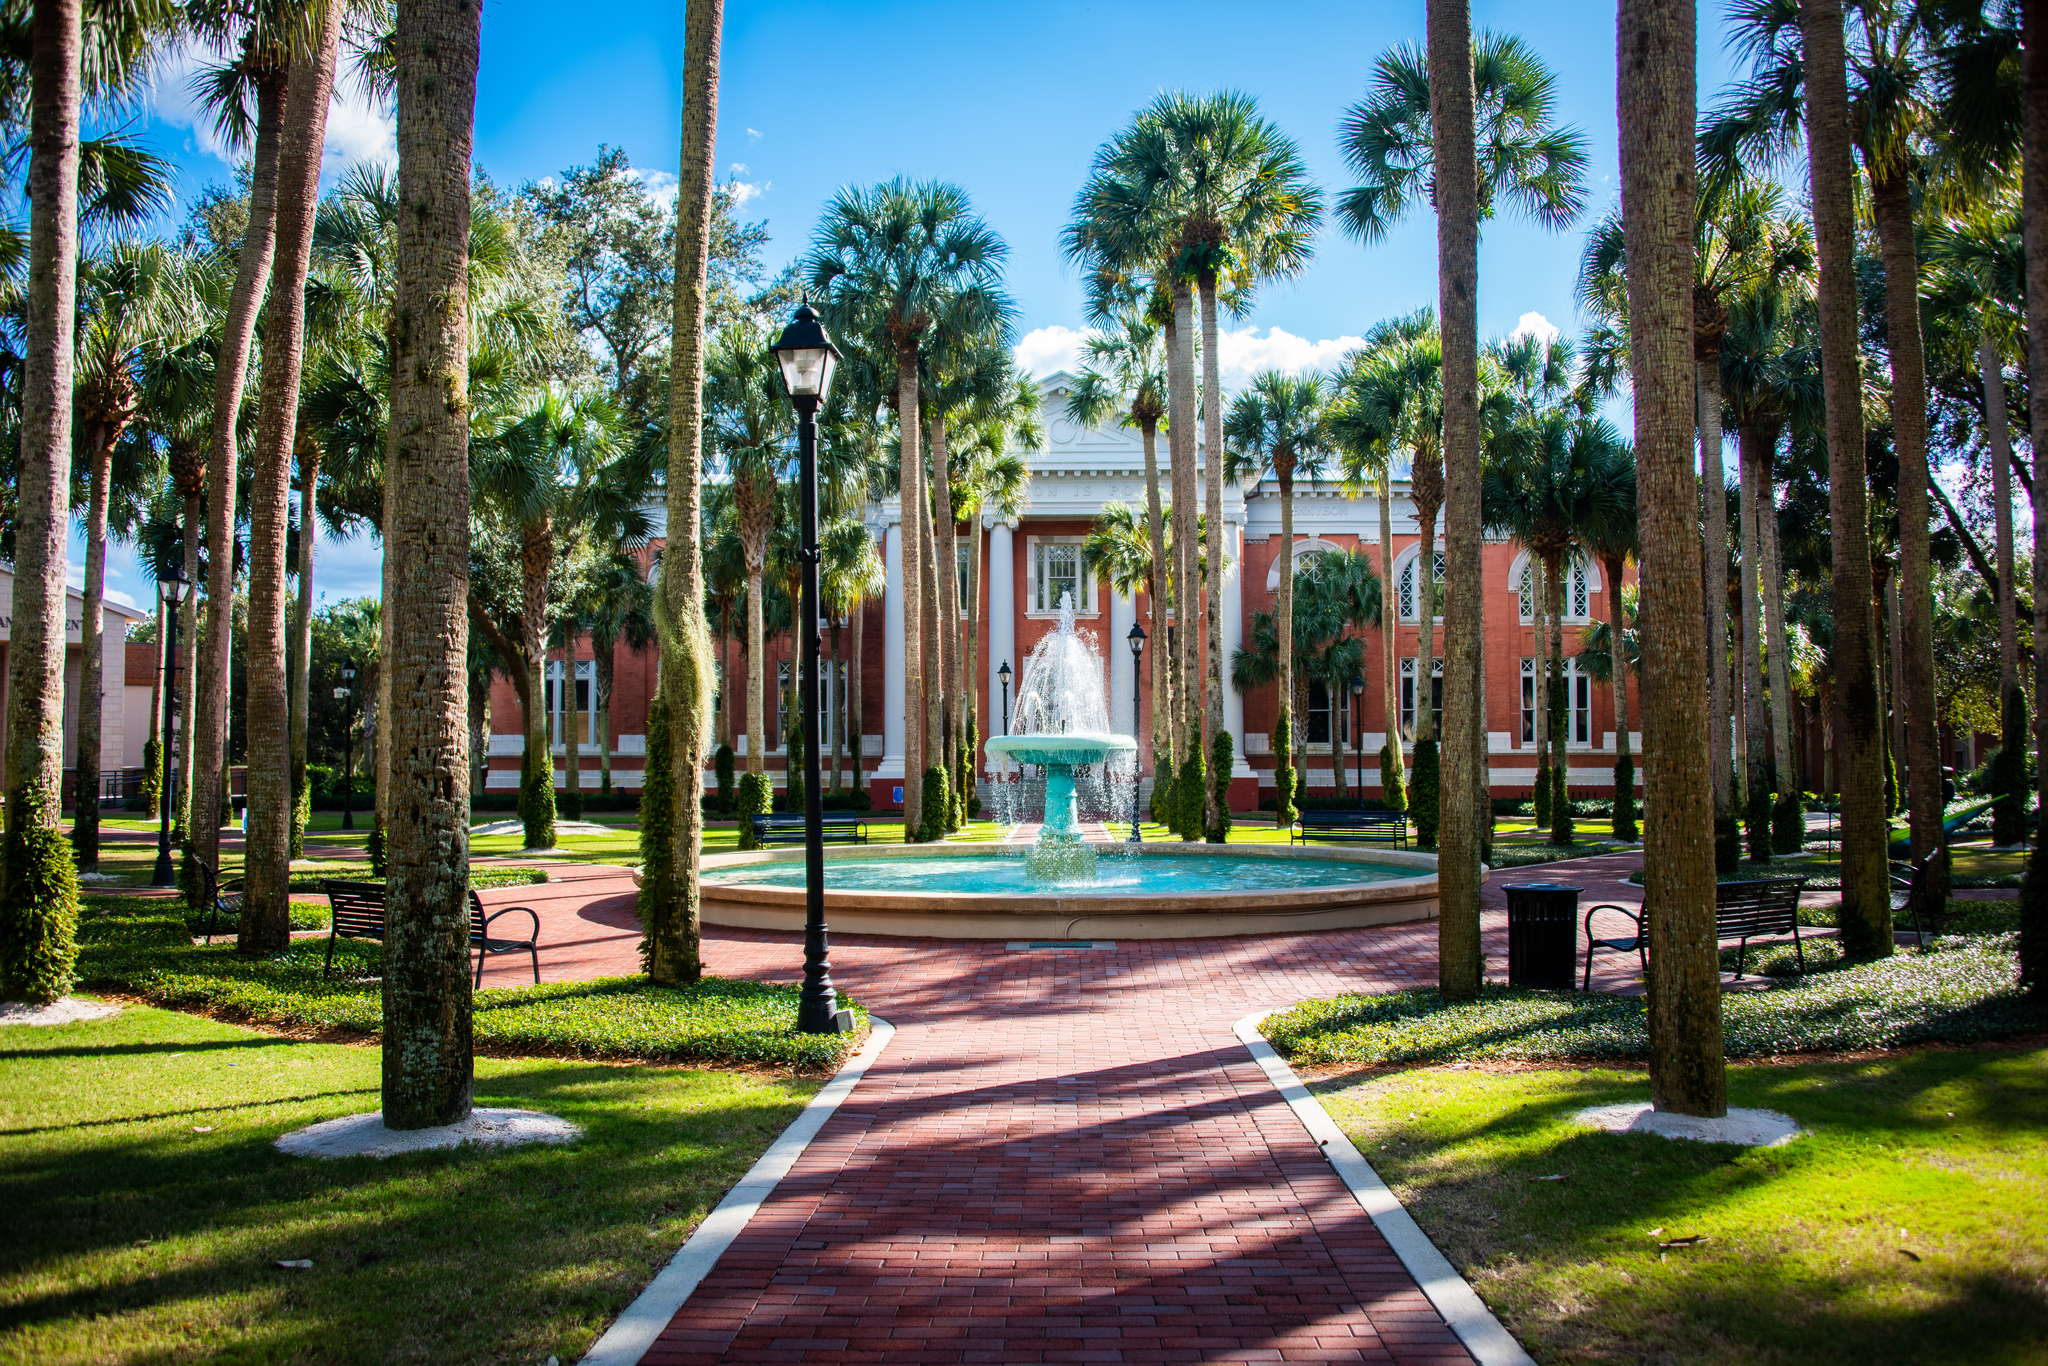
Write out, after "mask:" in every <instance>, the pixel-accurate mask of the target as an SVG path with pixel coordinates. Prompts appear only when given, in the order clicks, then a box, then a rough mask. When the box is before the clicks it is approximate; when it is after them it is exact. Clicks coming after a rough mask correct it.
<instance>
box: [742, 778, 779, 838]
mask: <svg viewBox="0 0 2048 1366" xmlns="http://www.w3.org/2000/svg"><path fill="white" fill-rule="evenodd" d="M774 809H775V787H774V785H773V784H772V783H770V782H769V781H768V775H767V774H765V773H755V772H752V771H748V772H746V773H743V774H741V775H740V802H739V813H738V814H739V821H740V848H742V849H759V848H760V847H761V841H760V840H759V839H758V838H756V837H755V835H754V817H756V816H766V815H768V814H769V813H770V812H772V811H774Z"/></svg>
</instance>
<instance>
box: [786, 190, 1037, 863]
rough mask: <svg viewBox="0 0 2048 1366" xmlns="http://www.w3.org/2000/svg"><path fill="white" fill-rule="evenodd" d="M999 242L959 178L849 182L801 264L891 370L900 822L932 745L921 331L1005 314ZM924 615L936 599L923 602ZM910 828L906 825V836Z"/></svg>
mask: <svg viewBox="0 0 2048 1366" xmlns="http://www.w3.org/2000/svg"><path fill="white" fill-rule="evenodd" d="M1007 251H1008V249H1007V248H1006V247H1005V246H1004V244H1003V241H1002V239H1001V238H1000V237H998V236H997V235H996V233H995V232H994V231H993V230H992V229H991V228H990V227H989V226H988V225H987V224H986V223H985V222H983V221H982V219H981V218H980V216H979V215H977V214H975V213H974V212H973V209H972V206H971V205H970V204H969V202H968V199H967V195H966V193H965V192H964V191H962V190H960V189H959V188H958V187H957V186H953V185H946V184H941V183H939V182H936V181H924V182H912V181H909V180H904V179H897V180H892V181H888V182H886V183H884V184H881V185H875V186H871V187H869V188H867V189H847V190H842V191H840V192H839V193H838V194H837V195H835V196H833V198H832V200H831V202H830V203H829V204H827V205H826V208H825V213H824V216H823V218H822V219H821V221H820V223H819V226H818V231H817V236H816V237H815V238H814V239H813V243H812V247H811V251H810V254H809V256H808V257H807V258H806V262H805V271H806V273H807V275H808V277H809V279H810V283H811V287H812V288H813V289H815V290H816V291H818V293H819V295H820V298H821V300H822V303H823V308H824V312H825V315H826V317H827V319H828V321H829V322H830V323H831V326H832V328H833V330H834V332H835V334H836V335H837V336H838V337H839V338H840V340H841V342H842V343H843V344H852V345H855V346H858V347H861V348H863V349H865V350H867V351H868V352H870V353H871V354H872V355H873V356H874V357H875V358H876V362H877V365H878V367H879V365H880V364H881V363H883V358H886V360H887V361H888V362H893V364H894V367H895V372H896V387H895V408H896V426H897V432H898V447H899V451H898V454H899V467H900V468H899V492H898V500H899V505H900V506H901V508H902V515H903V531H902V535H903V565H904V583H903V585H902V588H903V594H904V597H903V604H904V635H905V641H904V652H903V653H904V706H905V710H906V715H905V718H904V743H905V754H904V773H905V778H906V781H905V782H904V785H903V793H904V804H903V818H904V828H905V829H906V830H907V831H912V832H915V831H918V830H919V829H921V828H922V827H924V826H925V825H926V824H927V823H928V818H927V817H926V814H925V812H924V799H923V782H922V779H923V776H924V774H925V773H926V772H927V770H928V769H929V768H931V767H932V766H933V765H934V761H935V760H937V759H939V758H940V756H938V755H928V754H926V753H925V738H926V725H927V715H926V713H927V709H928V708H927V702H928V699H927V698H926V696H925V690H926V689H925V676H924V665H923V662H922V656H923V648H922V642H923V640H924V639H925V635H926V622H925V615H926V607H927V605H928V604H927V603H926V601H925V594H924V591H923V582H922V581H923V578H924V575H923V573H922V569H921V567H922V566H923V565H924V564H925V563H926V560H927V547H926V545H925V540H926V539H927V538H926V536H925V529H926V522H927V520H928V518H929V516H930V514H929V511H928V510H927V509H928V507H929V502H930V500H929V497H928V492H927V488H926V482H925V479H926V471H925V461H924V458H923V453H922V450H921V445H922V442H923V437H924V414H923V408H922V403H921V401H920V396H919V394H920V388H919V386H920V383H921V378H922V376H921V374H920V364H921V355H922V348H923V346H924V344H925V341H926V338H927V335H928V334H929V333H930V331H931V330H932V328H933V327H934V325H935V324H936V323H937V321H938V319H939V317H940V315H941V314H945V315H947V316H949V317H950V318H951V319H952V320H953V322H954V326H955V327H957V328H958V329H960V330H962V331H973V330H978V329H975V328H973V327H971V326H970V325H969V324H970V323H971V322H972V321H973V320H974V319H975V317H976V315H979V320H980V321H981V322H982V324H983V325H984V326H985V327H988V328H993V327H994V326H996V325H997V324H998V323H1000V322H1001V321H1003V320H1005V319H1006V318H1007V316H1008V311H1009V303H1008V300H1007V299H1006V298H1005V297H1004V296H1003V294H1002V292H1001V290H1000V289H999V288H998V286H997V281H998V278H999V274H1000V271H1001V268H1002V262H1003V258H1004V256H1005V255H1006V254H1007ZM929 606H930V609H931V611H932V612H933V613H936V612H937V611H938V608H939V605H938V604H937V603H931V604H929ZM913 837H914V835H913Z"/></svg>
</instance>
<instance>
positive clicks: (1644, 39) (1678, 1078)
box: [1615, 0, 1827, 1116]
mask: <svg viewBox="0 0 2048 1366" xmlns="http://www.w3.org/2000/svg"><path fill="white" fill-rule="evenodd" d="M1823 2H1824V3H1825V2H1827V0H1823ZM1696 43H1697V37H1696V17H1695V15H1694V13H1693V5H1692V0H1623V3H1622V5H1621V9H1620V14H1619V17H1618V19H1617V22H1616V32H1615V50H1616V54H1617V58H1618V61H1619V64H1620V76H1619V82H1618V83H1619V99H1618V107H1617V110H1616V113H1617V115H1618V119H1619V123H1620V128H1621V183H1622V205H1623V219H1622V226H1623V231H1624V232H1625V233H1626V235H1627V242H1628V257H1629V270H1628V281H1627V288H1628V318H1629V375H1630V381H1631V383H1632V384H1633V386H1634V389H1635V436H1636V439H1635V447H1636V487H1637V504H1636V506H1637V517H1638V521H1639V524H1640V527H1641V535H1642V547H1643V555H1642V570H1641V572H1642V582H1641V588H1640V601H1641V610H1640V615H1639V618H1638V620H1639V628H1638V629H1639V630H1640V632H1641V636H1642V652H1643V657H1644V658H1645V659H1654V660H1656V661H1657V667H1655V668H1652V669H1646V670H1644V672H1643V749H1644V780H1645V783H1644V785H1645V786H1646V788H1647V789H1648V790H1649V792H1650V793H1651V795H1652V798H1653V800H1652V801H1651V803H1650V805H1649V809H1648V813H1647V819H1646V820H1645V822H1644V830H1643V834H1644V855H1643V887H1644V899H1643V913H1644V915H1645V917H1646V918H1647V920H1648V933H1649V935H1650V967H1649V982H1650V995H1649V1001H1650V1093H1651V1097H1652V1099H1653V1101H1654V1102H1655V1104H1656V1106H1657V1108H1658V1109H1660V1110H1667V1111H1675V1112H1677V1113H1680V1114H1690V1115H1706V1116H1715V1115H1720V1114H1723V1113H1725V1112H1726V1110H1727V1107H1728V1102H1727V1075H1726V1065H1725V1063H1724V1061H1723V1058H1722V1047H1721V980H1720V964H1719V962H1718V960H1717V959H1716V957H1715V953H1714V931H1713V923H1714V896H1715V893H1714V851H1713V788H1712V783H1711V781H1710V779H1709V778H1708V775H1706V774H1705V773H1703V772H1701V770H1700V764H1699V756H1700V755H1702V754H1704V753H1706V752H1707V737H1706V734H1705V731H1706V729H1707V724H1708V717H1707V709H1706V702H1707V660H1706V653H1707V641H1706V638H1705V636H1704V635H1703V634H1702V633H1701V631H1700V629H1699V592H1700V581H1701V579H1700V575H1701V568H1700V565H1701V555H1700V542H1699V537H1698V535H1697V533H1696V528H1697V526H1698V513H1697V511H1696V509H1697V507H1698V496H1699V495H1698V493H1697V489H1698V483H1697V481H1696V480H1695V478H1694V475H1693V461H1692V444H1693V443H1692V438H1693V422H1694V415H1695V414H1696V412H1697V411H1698V409H1697V405H1696V404H1695V402H1694V393H1693V387H1694V376H1695V372H1694V368H1693V360H1692V356H1693V320H1692V297H1693V296H1692V285H1693V281H1694V279H1695V278H1696V277H1695V272H1694V268H1693V224H1694V221H1695V211H1694V210H1695V205H1694V185H1693V120H1694V118H1695V110H1696V108H1697V89H1696V85H1695V80H1696V78H1695V76H1694V70H1693V63H1694V53H1695V45H1696ZM1618 587H1619V586H1618V585H1617V588H1618Z"/></svg>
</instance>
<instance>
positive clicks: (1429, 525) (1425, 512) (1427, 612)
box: [1415, 504, 1436, 744]
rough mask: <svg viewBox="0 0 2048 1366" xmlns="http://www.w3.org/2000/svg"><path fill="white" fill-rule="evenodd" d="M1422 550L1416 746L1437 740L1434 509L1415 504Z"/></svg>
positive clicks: (1418, 596)
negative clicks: (1420, 529)
mask: <svg viewBox="0 0 2048 1366" xmlns="http://www.w3.org/2000/svg"><path fill="white" fill-rule="evenodd" d="M1415 515H1416V519H1417V521H1418V522H1419V523H1420V525H1421V528H1422V542H1421V544H1422V549H1421V550H1420V551H1418V552H1417V554H1416V560H1415V609H1416V618H1417V622H1416V636H1415V640H1416V645H1417V649H1416V658H1415V742H1416V743H1417V744H1420V743H1422V742H1423V741H1424V740H1434V739H1436V701H1435V694H1436V508H1435V507H1434V506H1433V505H1423V504H1418V505H1417V506H1416V509H1415Z"/></svg>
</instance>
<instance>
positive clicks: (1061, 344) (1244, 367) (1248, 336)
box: [1011, 323, 1365, 393]
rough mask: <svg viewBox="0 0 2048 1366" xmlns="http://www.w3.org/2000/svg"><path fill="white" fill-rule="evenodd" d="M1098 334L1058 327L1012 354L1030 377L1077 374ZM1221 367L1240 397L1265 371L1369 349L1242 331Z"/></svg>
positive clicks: (1347, 342) (1227, 342)
mask: <svg viewBox="0 0 2048 1366" xmlns="http://www.w3.org/2000/svg"><path fill="white" fill-rule="evenodd" d="M1092 335H1093V333H1092V332H1090V331H1089V330H1088V329H1086V328H1074V327H1067V326H1065V325H1063V324H1057V323H1056V324H1054V325H1053V326H1051V327H1040V328H1034V329H1033V330H1032V331H1030V332H1027V333H1025V334H1024V336H1023V337H1022V338H1021V339H1020V340H1019V341H1018V342H1017V345H1016V347H1015V348H1014V349H1013V351H1012V352H1011V355H1012V357H1013V358H1014V360H1015V362H1016V365H1017V368H1018V369H1019V370H1022V371H1024V372H1025V373H1026V374H1029V375H1040V376H1043V375H1049V374H1051V373H1052V372H1054V371H1055V370H1074V369H1077V368H1079V366H1080V363H1081V350H1082V348H1083V347H1084V346H1085V345H1087V342H1088V338H1089V337H1090V336H1092ZM1218 342H1219V344H1218V346H1217V367H1218V371H1219V373H1220V374H1221V375H1222V377H1223V388H1224V391H1225V392H1226V393H1235V392H1237V391H1238V390H1240V389H1242V388H1244V387H1245V386H1246V385H1248V384H1250V383H1251V380H1252V376H1254V375H1256V374H1258V373H1259V372H1260V371H1261V370H1282V371H1285V372H1286V373H1288V374H1293V375H1299V374H1306V373H1308V372H1310V371H1318V370H1319V371H1325V372H1327V371H1331V370H1334V369H1336V368H1337V365H1338V363H1339V362H1341V361H1342V360H1343V359H1344V356H1345V354H1346V353H1347V352H1350V351H1352V350H1354V349H1355V348H1357V347H1360V346H1363V345H1364V344H1365V339H1364V338H1363V337H1327V338H1324V339H1322V340H1319V341H1311V340H1309V339H1308V338H1306V337H1297V336H1295V335H1294V334H1293V333H1292V332H1289V331H1288V330H1287V329H1285V328H1282V327H1275V328H1270V329H1268V330H1267V331H1266V332H1265V333H1264V335H1261V334H1260V330H1259V329H1258V328H1256V327H1240V328H1236V329H1234V330H1226V331H1224V332H1223V333H1221V334H1220V336H1219V338H1218Z"/></svg>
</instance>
